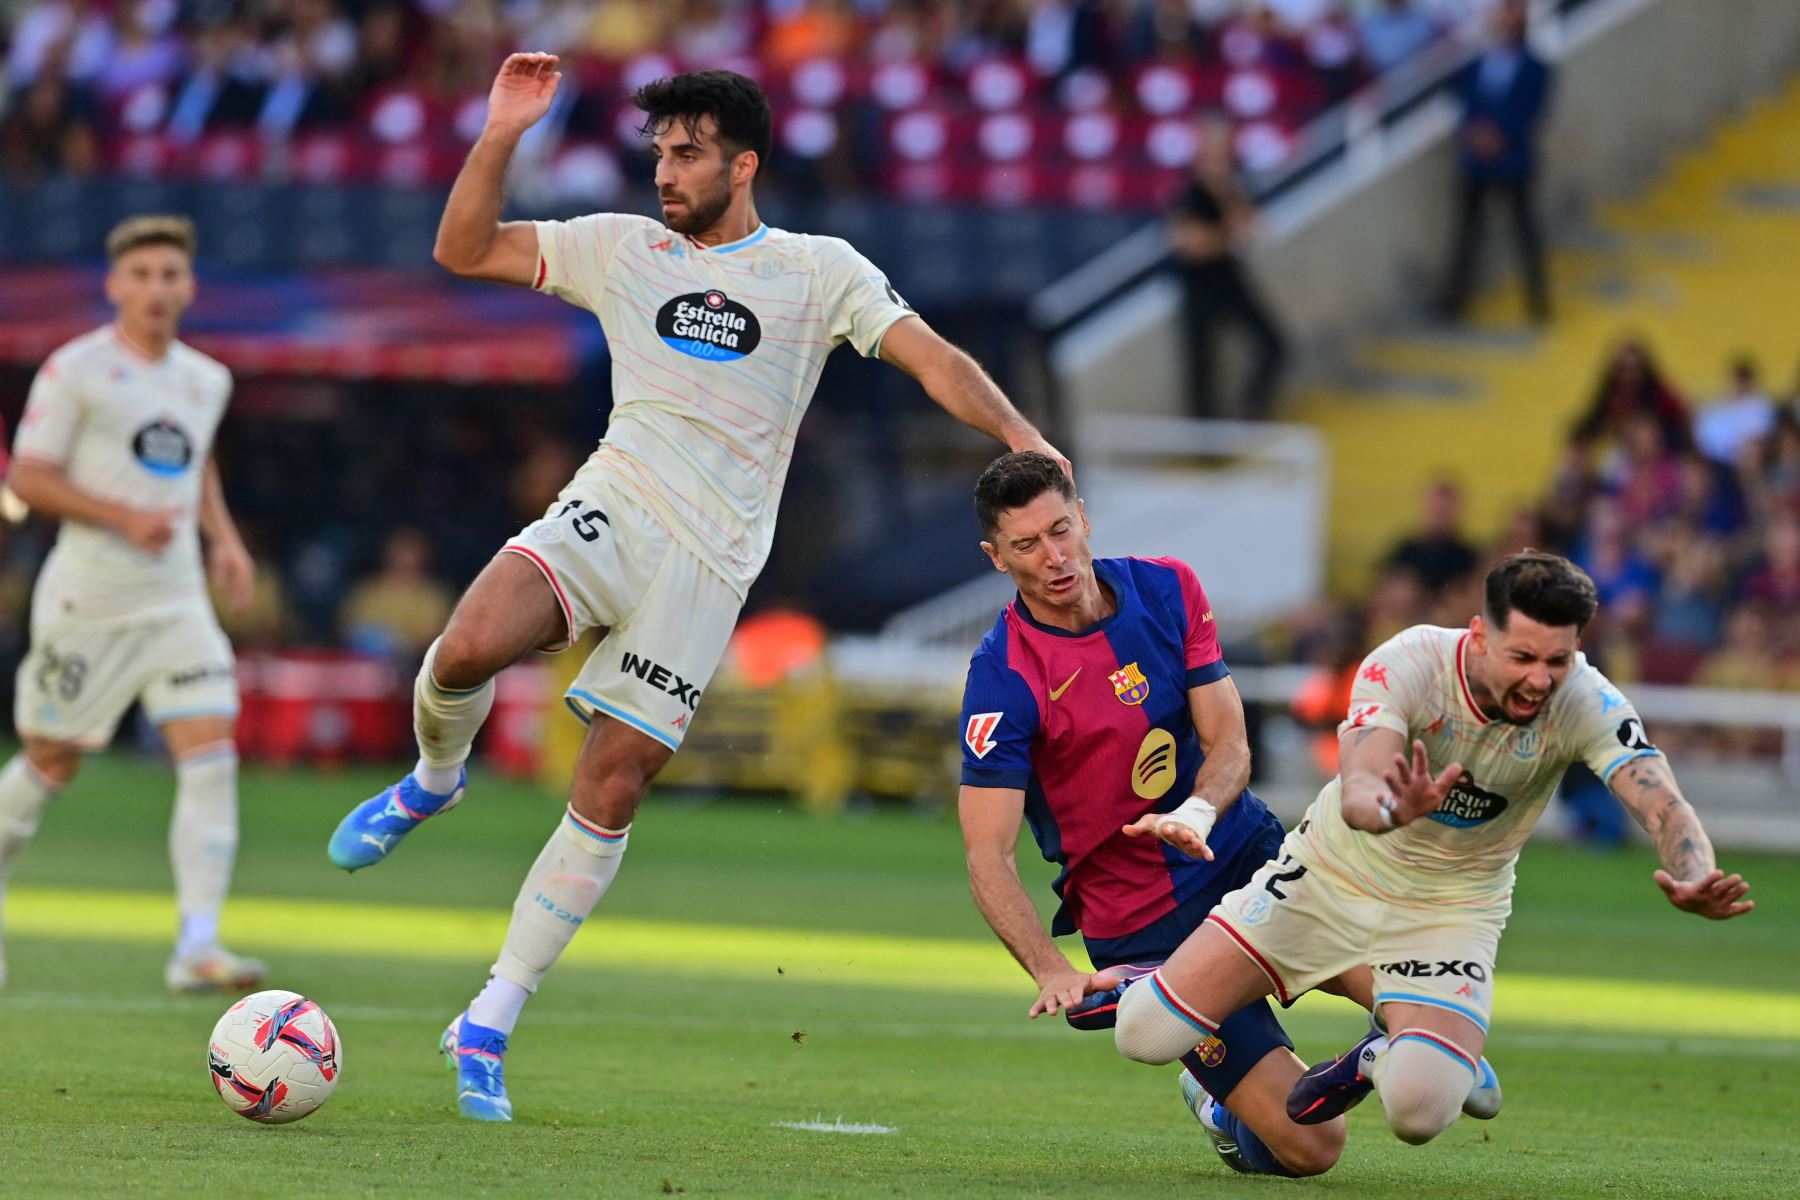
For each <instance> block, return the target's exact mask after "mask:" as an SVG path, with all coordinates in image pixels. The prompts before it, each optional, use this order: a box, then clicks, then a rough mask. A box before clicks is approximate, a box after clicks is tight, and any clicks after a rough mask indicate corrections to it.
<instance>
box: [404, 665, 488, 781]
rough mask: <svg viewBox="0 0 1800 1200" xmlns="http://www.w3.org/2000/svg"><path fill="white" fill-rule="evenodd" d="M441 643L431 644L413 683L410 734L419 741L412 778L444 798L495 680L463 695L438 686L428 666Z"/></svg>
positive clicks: (482, 717)
mask: <svg viewBox="0 0 1800 1200" xmlns="http://www.w3.org/2000/svg"><path fill="white" fill-rule="evenodd" d="M441 641H443V638H441V637H440V638H439V639H438V641H437V642H433V643H431V649H429V650H427V651H426V652H425V662H424V663H423V664H422V665H421V666H420V667H419V677H418V678H417V679H415V680H414V681H413V733H414V735H415V736H416V737H417V738H418V739H419V765H418V766H417V767H415V768H413V778H414V779H416V780H418V782H419V786H420V787H422V788H424V789H425V790H426V791H428V792H430V793H432V794H433V795H437V796H446V795H449V794H450V793H451V792H453V791H455V790H456V780H457V777H458V776H459V775H460V774H461V771H462V765H463V763H464V762H466V761H468V758H469V748H470V747H471V746H473V745H474V743H475V734H476V733H477V732H479V731H480V729H481V723H482V722H483V721H485V720H487V715H488V711H489V710H490V709H492V708H493V707H494V681H493V680H491V679H490V680H488V681H487V682H486V683H484V684H482V685H481V686H480V687H478V688H474V689H472V690H470V691H466V692H457V691H451V690H449V689H447V688H442V687H439V686H438V683H437V680H436V679H435V678H434V677H433V676H432V673H431V664H432V661H433V660H434V659H436V658H437V648H438V642H441Z"/></svg>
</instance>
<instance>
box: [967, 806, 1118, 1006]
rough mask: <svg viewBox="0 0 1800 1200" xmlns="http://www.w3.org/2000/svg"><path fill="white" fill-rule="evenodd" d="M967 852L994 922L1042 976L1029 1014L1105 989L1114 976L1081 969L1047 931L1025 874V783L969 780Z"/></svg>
mask: <svg viewBox="0 0 1800 1200" xmlns="http://www.w3.org/2000/svg"><path fill="white" fill-rule="evenodd" d="M956 811H957V816H958V818H959V819H960V821H961V822H962V833H963V852H964V854H965V856H966V857H967V859H968V863H969V890H970V891H971V892H973V893H974V894H975V907H977V908H979V909H980V910H981V915H982V917H983V918H984V919H986V921H987V923H988V927H989V928H990V929H992V930H993V931H994V934H995V936H996V937H998V938H999V939H1000V941H1001V942H1002V943H1003V944H1004V945H1005V946H1006V948H1007V949H1008V950H1010V951H1011V952H1012V956H1013V957H1014V958H1016V959H1018V961H1019V965H1020V966H1021V967H1024V968H1025V969H1026V970H1027V971H1029V972H1030V973H1031V977H1032V979H1034V980H1036V981H1037V985H1038V998H1037V1002H1036V1003H1034V1004H1033V1005H1032V1006H1031V1009H1030V1011H1029V1012H1028V1013H1026V1015H1027V1016H1029V1017H1031V1018H1033V1019H1034V1020H1035V1019H1036V1018H1037V1017H1038V1016H1039V1015H1040V1014H1044V1013H1047V1014H1050V1015H1052V1016H1054V1015H1055V1014H1056V1013H1058V1012H1061V1011H1062V1010H1063V1009H1066V1008H1072V1007H1074V1006H1075V1005H1077V1004H1079V1003H1081V999H1082V997H1083V996H1087V995H1090V994H1092V993H1094V992H1099V991H1105V990H1106V989H1107V988H1109V987H1112V986H1113V985H1114V982H1115V981H1114V980H1113V979H1112V977H1111V976H1109V975H1107V974H1106V973H1105V972H1097V973H1093V974H1090V973H1088V972H1086V971H1078V970H1076V969H1075V967H1074V965H1073V964H1071V963H1070V962H1069V960H1068V959H1067V958H1066V957H1064V956H1063V952H1062V951H1061V950H1059V949H1057V947H1056V943H1055V942H1053V941H1051V940H1050V935H1049V934H1048V933H1046V932H1045V931H1044V925H1043V922H1042V920H1041V919H1040V918H1039V917H1038V913H1037V908H1036V907H1035V906H1034V905H1033V904H1032V903H1031V897H1030V895H1028V894H1027V893H1026V891H1025V884H1024V882H1023V881H1021V880H1020V879H1019V861H1018V857H1017V850H1018V845H1019V829H1020V827H1021V826H1022V825H1023V824H1024V822H1025V793H1024V792H1023V791H1022V790H1021V789H1019V788H988V787H972V786H970V785H968V784H964V785H963V788H962V790H961V792H959V793H958V795H957V800H956Z"/></svg>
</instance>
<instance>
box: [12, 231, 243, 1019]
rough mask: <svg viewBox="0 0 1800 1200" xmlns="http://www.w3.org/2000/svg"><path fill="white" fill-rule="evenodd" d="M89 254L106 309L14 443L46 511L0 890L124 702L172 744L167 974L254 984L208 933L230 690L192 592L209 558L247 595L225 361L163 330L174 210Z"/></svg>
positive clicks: (50, 378)
mask: <svg viewBox="0 0 1800 1200" xmlns="http://www.w3.org/2000/svg"><path fill="white" fill-rule="evenodd" d="M106 253H107V257H108V259H109V260H110V261H111V264H112V265H111V269H110V270H109V271H108V273H107V276H106V297H107V299H108V300H110V301H111V302H112V304H113V307H114V308H115V309H116V310H117V311H118V321H117V322H116V323H115V324H112V325H109V326H107V327H105V328H103V329H96V330H94V331H93V332H92V333H89V334H85V335H83V336H82V337H79V338H76V339H75V340H74V341H72V342H70V343H68V344H67V345H65V346H63V347H61V348H60V349H58V350H57V351H56V352H55V353H54V354H52V355H51V356H50V358H49V360H48V361H47V362H45V364H44V366H43V368H42V369H41V370H40V371H39V372H38V374H37V378H36V379H35V380H34V381H33V382H32V385H31V396H30V399H29V400H28V401H27V402H26V405H25V415H24V417H23V418H22V419H21V420H20V422H19V434H18V438H17V439H16V441H15V442H14V447H13V449H14V458H13V468H12V472H11V474H10V476H9V480H8V482H9V483H10V484H11V485H12V490H13V491H14V493H15V494H17V495H18V497H19V499H21V500H23V501H24V502H25V503H26V504H28V505H30V506H31V507H32V508H34V509H36V510H37V511H38V512H40V513H42V514H43V515H44V516H47V517H56V518H59V519H60V520H61V521H62V528H61V530H60V531H59V532H58V534H57V539H56V546H55V548H54V549H53V550H51V552H50V557H49V559H48V560H47V561H46V562H45V563H44V569H43V572H42V574H40V575H39V576H38V581H37V588H36V590H35V591H34V592H33V594H32V600H31V649H30V652H29V653H28V654H27V655H26V656H25V660H24V662H23V663H22V664H20V667H19V676H18V682H17V689H16V701H15V706H14V723H15V724H16V725H17V727H18V731H19V736H20V738H21V740H22V741H23V742H24V749H23V750H22V751H21V752H20V753H19V754H16V755H14V756H13V759H12V761H11V762H9V763H7V764H6V766H5V768H4V769H0V888H3V887H4V886H5V882H6V878H7V876H8V875H9V874H10V873H11V871H12V867H13V864H14V862H15V861H16V860H17V859H18V856H19V852H20V851H21V850H23V849H24V846H25V843H26V842H27V841H29V840H30V838H31V835H32V834H33V833H34V832H36V830H37V825H38V818H39V817H40V816H41V815H42V813H43V811H44V809H45V807H46V806H48V804H49V803H50V800H51V798H52V797H53V796H55V795H56V794H57V793H58V792H60V791H61V790H62V789H63V788H65V787H67V786H68V785H69V782H70V781H71V780H73V779H74V778H75V773H76V770H77V769H78V768H79V766H80V765H81V755H82V752H83V751H87V750H97V749H100V748H102V747H104V746H105V745H106V744H107V743H108V742H110V741H111V740H112V736H113V732H114V730H115V729H116V728H117V727H118V724H119V718H120V717H122V716H123V715H124V714H125V711H126V709H128V708H130V707H131V704H132V702H133V701H134V700H135V701H137V702H139V703H141V704H142V705H143V709H144V713H145V715H146V716H148V717H149V718H150V720H151V721H153V722H154V723H155V724H156V725H157V727H158V728H159V729H160V730H161V731H162V736H163V741H164V742H165V743H166V744H167V745H168V748H169V753H170V754H171V755H172V756H173V757H174V759H175V777H176V790H175V812H174V816H173V818H172V820H171V822H170V825H169V859H170V862H171V864H172V865H173V867H174V874H175V898H176V905H177V908H178V909H179V911H180V932H179V934H178V937H177V941H176V946H175V953H174V955H173V957H172V958H171V959H170V961H169V964H168V967H167V969H166V971H165V973H164V974H165V982H166V983H167V984H168V986H169V987H170V988H172V989H174V990H176V991H210V990H235V989H240V988H252V987H255V986H256V985H257V984H258V983H260V982H261V981H262V978H263V975H264V968H263V965H262V964H261V963H259V962H257V961H256V960H255V959H250V958H244V957H242V956H240V955H236V954H233V953H231V952H230V951H229V950H226V949H224V948H223V947H221V946H220V945H219V911H220V909H221V908H222V907H223V905H224V902H225V894H226V892H227V891H228V890H229V888H230V885H231V868H232V864H233V862H234V861H235V859H236V856H237V839H238V817H237V746H236V742H235V740H234V738H235V726H236V722H237V711H238V695H237V678H236V669H235V664H234V659H233V657H232V653H231V643H230V642H229V641H227V640H226V638H225V634H224V633H223V632H221V631H220V629H219V622H218V619H217V618H216V617H215V616H214V615H213V607H212V599H211V597H209V596H208V595H207V591H206V581H207V575H208V572H209V571H210V573H211V576H212V579H213V581H214V583H216V584H217V585H218V586H219V588H220V590H221V591H222V592H223V593H224V595H225V598H226V601H227V603H229V604H230V605H231V606H232V607H233V608H234V609H242V608H243V607H244V606H246V605H248V604H249V602H250V598H251V588H252V579H253V569H252V564H251V561H250V556H249V554H248V553H246V552H245V550H244V543H243V541H242V539H240V538H239V537H238V532H237V526H236V525H235V524H234V523H233V522H232V519H231V513H230V511H229V510H228V509H227V508H226V507H225V495H224V492H223V490H222V489H221V488H220V486H219V471H218V467H217V466H216V465H215V464H214V462H213V458H212V444H213V434H214V432H215V431H216V430H217V429H218V426H219V420H220V418H221V417H223V416H224V414H225V406H226V404H227V402H228V401H229V400H230V398H231V373H230V372H229V371H227V370H226V369H225V367H224V366H223V365H221V364H220V363H218V362H215V361H214V360H212V359H210V358H208V357H207V356H206V355H204V354H201V353H200V352H199V351H197V350H194V349H191V348H190V347H188V346H185V345H183V344H182V343H181V342H179V341H177V340H176V339H175V335H176V332H177V329H178V327H179V325H180V322H181V314H182V313H183V311H185V310H186V308H187V307H188V305H189V304H191V303H192V302H193V299H194V273H193V254H194V228H193V225H192V224H191V223H190V222H189V221H187V219H186V218H182V217H134V218H132V219H131V220H128V221H125V222H123V223H122V224H120V225H119V226H118V227H117V228H115V229H114V230H113V231H112V233H111V234H110V235H108V237H107V240H106ZM202 538H204V539H205V556H204V561H203V559H202V548H201V540H202ZM3 978H4V963H0V979H3Z"/></svg>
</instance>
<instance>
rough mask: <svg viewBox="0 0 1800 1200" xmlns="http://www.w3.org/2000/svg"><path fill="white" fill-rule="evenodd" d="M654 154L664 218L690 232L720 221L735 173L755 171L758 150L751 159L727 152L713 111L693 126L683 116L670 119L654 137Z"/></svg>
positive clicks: (700, 231) (672, 226)
mask: <svg viewBox="0 0 1800 1200" xmlns="http://www.w3.org/2000/svg"><path fill="white" fill-rule="evenodd" d="M747 153H748V152H746V154H747ZM650 154H651V156H652V157H653V158H655V159H656V195H657V199H658V200H659V201H661V203H662V212H663V224H665V225H667V226H668V227H669V228H670V229H673V230H674V231H675V232H676V233H684V234H687V235H688V236H689V237H695V236H698V235H700V234H703V233H705V232H706V231H707V230H709V229H711V228H712V227H713V226H714V225H717V224H718V223H719V220H720V219H721V218H722V217H724V215H725V211H726V210H727V209H729V208H730V207H731V188H732V181H733V179H734V178H735V177H736V176H738V175H740V174H744V175H745V177H746V178H747V177H748V174H747V173H746V172H754V163H755V157H754V155H751V156H750V162H749V164H746V163H745V161H744V160H745V157H746V155H745V154H739V155H737V156H736V157H735V158H732V159H729V160H728V159H727V158H726V155H725V151H724V148H723V147H721V146H720V145H719V139H718V124H717V123H716V122H715V121H714V120H713V119H712V118H711V117H701V118H700V120H699V121H698V122H697V123H696V125H695V127H694V128H693V129H692V130H690V129H689V128H688V124H687V122H685V121H683V120H681V119H680V118H679V117H677V118H675V119H673V120H671V121H668V122H667V123H666V124H664V126H663V127H662V128H661V129H659V130H657V132H656V136H655V137H654V138H652V139H651V142H650Z"/></svg>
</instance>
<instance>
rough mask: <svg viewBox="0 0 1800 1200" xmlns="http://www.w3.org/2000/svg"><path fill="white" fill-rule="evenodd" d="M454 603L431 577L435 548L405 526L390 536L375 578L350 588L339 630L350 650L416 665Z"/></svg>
mask: <svg viewBox="0 0 1800 1200" xmlns="http://www.w3.org/2000/svg"><path fill="white" fill-rule="evenodd" d="M455 601H456V597H455V595H454V594H453V593H452V592H451V591H450V589H449V588H448V587H447V586H445V584H444V582H443V581H442V580H440V579H438V578H436V577H435V576H433V575H432V573H431V543H430V542H429V541H428V540H427V539H426V537H425V535H424V534H423V533H422V532H420V531H419V530H417V529H415V528H413V527H412V526H410V525H402V526H401V527H400V528H398V529H395V530H394V531H393V532H392V533H389V534H388V536H387V541H386V542H385V543H383V545H382V548H381V564H380V566H379V567H377V569H376V571H375V573H374V574H373V575H370V576H369V577H367V578H365V579H363V580H361V581H359V582H358V583H356V584H355V585H354V586H352V587H351V589H350V594H349V596H348V597H346V598H345V600H344V607H343V610H342V612H341V613H340V614H339V617H338V626H339V628H340V629H341V630H342V631H343V639H344V644H345V645H346V646H348V647H350V649H352V650H355V651H357V652H359V653H362V654H367V655H370V656H372V657H376V658H389V659H394V660H396V661H399V662H417V661H418V660H420V659H422V658H424V656H425V650H426V648H427V647H428V646H430V645H431V643H432V640H433V639H434V638H436V637H437V635H438V634H440V633H442V632H443V630H444V626H445V624H446V623H448V621H449V620H450V608H451V606H452V605H453V604H454V603H455Z"/></svg>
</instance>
